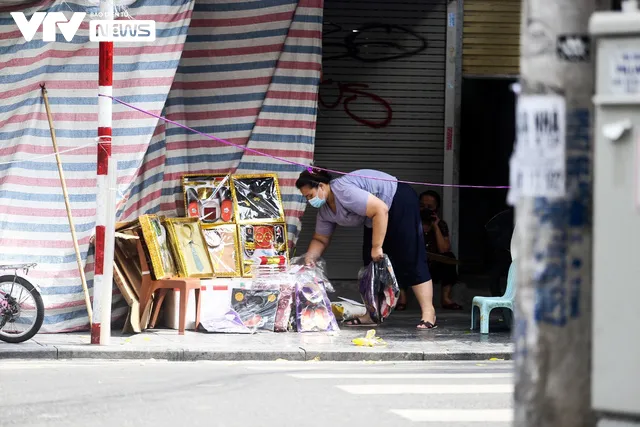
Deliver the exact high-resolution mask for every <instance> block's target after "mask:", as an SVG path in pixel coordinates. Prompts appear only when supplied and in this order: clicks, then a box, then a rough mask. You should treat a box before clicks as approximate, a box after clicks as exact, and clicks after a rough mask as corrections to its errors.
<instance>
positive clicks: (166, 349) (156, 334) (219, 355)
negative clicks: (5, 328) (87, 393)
mask: <svg viewBox="0 0 640 427" xmlns="http://www.w3.org/2000/svg"><path fill="white" fill-rule="evenodd" d="M418 316H419V314H418V312H417V311H413V310H412V311H410V312H401V313H394V314H393V316H392V317H391V318H390V319H388V321H387V322H385V323H384V324H383V325H382V326H380V327H378V328H375V329H376V331H377V335H378V336H380V337H381V338H382V339H383V340H385V342H386V343H387V345H386V346H382V347H372V348H365V347H357V346H355V345H354V344H352V342H351V340H352V339H353V338H356V337H359V336H364V334H365V333H366V331H367V330H368V329H369V328H366V327H357V328H354V327H346V326H344V327H343V328H342V329H341V330H340V332H339V333H338V334H337V335H335V336H330V335H327V334H323V333H307V334H299V333H292V332H290V333H271V332H263V333H257V334H254V335H231V334H206V333H198V332H192V331H187V333H186V334H185V335H183V336H180V335H178V332H177V331H174V330H168V329H156V330H149V331H146V332H144V333H142V334H137V335H130V336H123V335H121V334H120V333H119V332H116V331H114V332H113V337H112V340H111V345H109V346H97V345H90V344H89V334H88V333H71V334H40V335H37V336H36V337H35V338H34V339H32V340H31V341H29V342H26V343H23V344H18V345H15V344H6V343H2V342H0V359H167V360H176V361H196V360H225V361H228V360H263V361H274V360H278V359H284V360H292V361H293V360H296V361H305V360H306V361H311V360H325V361H363V360H372V361H379V360H383V361H394V360H398V361H401V360H486V359H491V358H498V359H510V358H511V354H512V352H513V346H512V344H511V335H510V332H509V331H508V330H507V329H506V328H505V327H502V326H501V324H500V323H499V321H498V317H496V318H495V319H494V318H493V316H492V322H491V325H492V332H491V333H490V334H488V335H481V334H480V333H479V331H477V330H476V331H473V332H472V331H470V330H469V326H470V317H469V312H468V311H466V310H465V311H464V312H445V311H440V313H439V314H438V328H437V329H435V330H431V331H419V330H416V328H415V326H416V323H417V320H418Z"/></svg>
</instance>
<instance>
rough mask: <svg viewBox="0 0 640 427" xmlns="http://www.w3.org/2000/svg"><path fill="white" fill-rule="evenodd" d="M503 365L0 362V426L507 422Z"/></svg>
mask: <svg viewBox="0 0 640 427" xmlns="http://www.w3.org/2000/svg"><path fill="white" fill-rule="evenodd" d="M512 392H513V376H512V364H511V363H510V362H503V361H484V362H404V363H389V362H377V363H372V362H285V361H282V362H193V363H190V362H165V361H154V360H151V361H82V360H72V361H35V360H34V361H0V426H1V427H9V426H20V427H35V426H47V427H57V426H65V427H86V426H91V427H103V426H104V427H107V426H108V427H113V426H118V427H128V426H132V427H134V426H135V427H143V426H153V427H169V426H171V427H176V426H177V427H192V426H206V427H271V426H273V427H276V426H277V427H302V426H304V427H307V426H309V427H311V426H313V427H315V426H322V427H327V426H345V427H372V426H385V427H386V426H394V427H395V426H439V427H442V426H452V427H461V426H473V427H480V426H491V427H503V426H509V425H511V422H510V420H511V417H512V413H511V408H512Z"/></svg>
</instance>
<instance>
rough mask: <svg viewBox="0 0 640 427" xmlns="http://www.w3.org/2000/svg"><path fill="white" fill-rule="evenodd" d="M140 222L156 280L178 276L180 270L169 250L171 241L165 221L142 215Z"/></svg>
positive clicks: (154, 216)
mask: <svg viewBox="0 0 640 427" xmlns="http://www.w3.org/2000/svg"><path fill="white" fill-rule="evenodd" d="M138 220H139V221H140V228H141V229H142V237H143V239H144V243H145V245H146V247H147V251H148V254H149V258H150V259H151V269H152V270H153V275H154V278H155V280H161V279H168V278H170V277H174V276H176V275H177V274H178V269H177V268H176V262H175V259H174V257H173V254H172V253H171V249H170V248H169V239H168V236H167V229H166V227H165V224H164V223H163V222H164V221H163V220H162V219H161V218H159V217H158V216H156V215H142V216H141V217H139V218H138Z"/></svg>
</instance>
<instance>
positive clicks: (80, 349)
mask: <svg viewBox="0 0 640 427" xmlns="http://www.w3.org/2000/svg"><path fill="white" fill-rule="evenodd" d="M493 358H495V359H504V360H511V358H512V353H511V352H504V351H498V352H482V353H478V352H421V351H415V350H411V351H384V350H377V349H362V350H359V351H339V350H329V351H323V350H309V351H306V350H305V349H303V348H300V349H299V350H291V349H287V350H283V351H277V350H257V351H233V350H221V349H176V348H129V349H122V348H109V347H99V348H95V347H91V348H89V347H87V346H64V347H62V346H61V347H59V348H58V347H30V348H20V347H16V348H15V349H2V350H0V359H4V360H7V359H23V360H24V359H40V360H42V359H49V360H56V359H57V360H68V359H103V360H114V359H134V360H148V359H158V360H170V361H189V362H192V361H199V360H208V361H240V360H242V361H249V360H251V361H274V360H277V359H284V360H289V361H311V360H314V361H318V360H322V361H335V362H356V361H358V362H360V361H385V362H387V361H421V360H424V361H429V360H432V361H437V360H489V359H493Z"/></svg>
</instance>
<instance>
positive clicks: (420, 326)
mask: <svg viewBox="0 0 640 427" xmlns="http://www.w3.org/2000/svg"><path fill="white" fill-rule="evenodd" d="M437 327H438V325H436V324H435V320H434V323H431V322H427V321H425V320H420V323H418V326H416V329H418V330H428V329H436V328H437Z"/></svg>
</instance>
